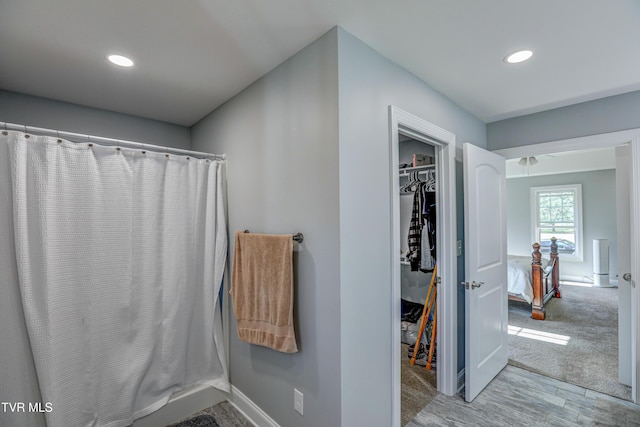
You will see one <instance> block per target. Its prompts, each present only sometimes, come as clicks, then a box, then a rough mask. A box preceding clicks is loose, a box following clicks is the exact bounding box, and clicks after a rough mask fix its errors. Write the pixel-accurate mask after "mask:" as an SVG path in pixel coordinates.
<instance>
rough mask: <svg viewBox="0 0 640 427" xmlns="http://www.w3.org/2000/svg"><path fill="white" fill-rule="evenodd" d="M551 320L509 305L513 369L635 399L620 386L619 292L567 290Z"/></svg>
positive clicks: (551, 305) (555, 302) (551, 308)
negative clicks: (532, 315) (541, 318)
mask: <svg viewBox="0 0 640 427" xmlns="http://www.w3.org/2000/svg"><path fill="white" fill-rule="evenodd" d="M561 292H562V298H560V299H556V298H552V299H551V300H550V301H549V302H548V303H547V305H546V311H547V318H546V319H545V320H533V319H531V306H530V305H528V304H525V303H519V302H514V301H509V326H510V335H509V364H510V365H513V366H517V367H520V368H523V369H527V370H530V371H533V372H537V373H540V374H543V375H546V376H548V377H551V378H555V379H558V380H561V381H565V382H568V383H572V384H575V385H578V386H581V387H584V388H588V389H591V390H595V391H599V392H601V393H605V394H609V395H611V396H616V397H620V398H622V399H627V400H629V399H630V397H631V387H628V386H624V385H622V384H620V383H618V289H617V288H595V287H582V286H569V285H562V286H561Z"/></svg>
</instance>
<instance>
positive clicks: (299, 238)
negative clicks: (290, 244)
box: [244, 230, 304, 243]
mask: <svg viewBox="0 0 640 427" xmlns="http://www.w3.org/2000/svg"><path fill="white" fill-rule="evenodd" d="M244 232H245V233H249V232H250V231H249V230H244ZM293 240H294V241H296V242H298V243H302V241H303V240H304V235H303V234H302V233H296V234H294V235H293Z"/></svg>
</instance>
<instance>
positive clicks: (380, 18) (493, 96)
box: [0, 0, 640, 126]
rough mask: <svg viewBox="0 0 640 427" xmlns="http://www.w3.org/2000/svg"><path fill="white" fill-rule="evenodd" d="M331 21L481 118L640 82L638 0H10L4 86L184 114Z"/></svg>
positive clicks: (202, 108) (202, 110) (216, 101)
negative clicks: (522, 53)
mask: <svg viewBox="0 0 640 427" xmlns="http://www.w3.org/2000/svg"><path fill="white" fill-rule="evenodd" d="M335 25H340V26H342V27H343V28H345V29H346V30H347V31H349V32H350V33H352V34H353V35H355V36H356V37H358V38H360V39H361V40H363V41H364V42H365V43H367V44H369V45H370V46H372V47H373V48H375V49H376V50H378V51H379V52H380V53H381V54H382V55H384V56H386V57H387V58H389V59H391V60H392V61H394V62H396V63H397V64H399V65H401V66H402V67H404V68H406V69H407V70H409V71H411V72H412V73H414V74H415V75H416V76H418V77H420V78H422V79H423V80H424V81H426V82H427V83H428V84H429V85H431V86H432V87H433V88H435V89H436V90H438V91H440V92H442V93H443V94H445V95H446V96H448V97H449V98H451V99H452V100H453V101H454V102H456V103H457V104H459V105H460V106H462V107H463V108H465V109H467V110H468V111H470V112H471V113H473V114H474V115H476V116H477V117H479V118H480V119H482V120H483V121H485V122H491V121H495V120H500V119H504V118H509V117H514V116H517V115H521V114H526V113H532V112H536V111H542V110H545V109H549V108H554V107H559V106H564V105H569V104H573V103H576V102H582V101H587V100H592V99H597V98H601V97H604V96H609V95H616V94H621V93H625V92H630V91H634V90H640V1H638V0H607V1H603V0H562V1H559V0H529V1H525V0H517V1H516V0H485V1H478V0H399V1H389V0H268V1H266V0H189V1H176V0H135V1H132V0H109V1H98V0H47V1H42V0H0V88H2V89H6V90H11V91H15V92H22V93H26V94H31V95H38V96H43V97H47V98H53V99H57V100H62V101H67V102H72V103H77V104H81V105H86V106H92V107H97V108H103V109H107V110H113V111H118V112H122V113H128V114H134V115H138V116H142V117H148V118H153V119H157V120H162V121H166V122H171V123H177V124H181V125H187V126H188V125H192V124H193V123H195V122H196V121H198V120H199V119H200V118H202V117H203V116H204V115H206V114H207V113H209V112H210V111H211V110H213V109H214V108H216V107H218V106H219V105H221V104H222V103H224V102H225V101H226V100H228V99H229V98H231V97H232V96H234V95H235V94H237V93H238V92H240V91H241V90H242V89H244V88H245V87H246V86H248V85H249V84H250V83H252V82H253V81H255V80H256V79H258V78H259V77H261V76H262V75H264V74H266V73H267V72H268V71H270V70H271V69H273V68H274V67H275V66H277V65H278V64H279V63H281V62H282V61H284V60H285V59H287V58H288V57H290V56H291V55H292V54H294V53H295V52H297V51H298V50H300V49H302V48H303V47H304V46H306V45H307V44H309V43H310V42H312V41H313V40H315V39H316V38H318V37H320V36H321V35H322V34H324V33H325V32H327V31H328V30H330V29H331V28H332V27H333V26H335ZM521 48H528V49H531V50H533V51H534V57H533V58H532V59H531V60H530V61H528V62H525V63H522V64H518V65H511V66H508V65H507V64H505V63H504V62H503V58H504V56H505V55H506V54H508V53H511V52H513V51H515V50H518V49H521ZM110 52H117V53H122V54H126V55H129V56H131V57H132V58H133V59H134V60H135V61H136V66H135V67H134V68H132V69H116V68H115V67H113V66H111V65H109V64H108V63H107V62H106V61H105V56H106V54H107V53H110Z"/></svg>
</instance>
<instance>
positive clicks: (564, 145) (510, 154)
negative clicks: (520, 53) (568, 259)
mask: <svg viewBox="0 0 640 427" xmlns="http://www.w3.org/2000/svg"><path fill="white" fill-rule="evenodd" d="M626 143H630V145H631V191H630V194H629V197H630V204H631V206H632V207H633V209H632V210H631V275H632V277H633V278H634V282H636V281H637V279H635V278H638V277H640V263H638V261H637V260H638V257H639V256H640V197H639V195H640V128H636V129H629V130H624V131H619V132H611V133H605V134H599V135H590V136H584V137H579V138H570V139H563V140H558V141H551V142H544V143H540V144H532V145H526V146H522V147H514V148H506V149H501V150H495V151H494V152H495V153H497V154H500V155H502V156H504V157H506V158H508V159H509V158H511V159H512V158H516V157H526V156H536V155H541V154H553V153H561V152H565V151H575V150H585V149H590V148H602V147H615V146H617V145H622V144H626ZM638 283H640V281H638ZM639 315H640V289H639V288H638V285H637V284H636V286H635V287H632V288H631V336H632V339H634V340H635V344H632V346H631V360H632V364H631V400H633V401H634V402H635V403H639V402H640V394H639V390H638V385H640V363H639V362H640V361H639V360H638V357H639V356H640V327H639V325H638V321H639Z"/></svg>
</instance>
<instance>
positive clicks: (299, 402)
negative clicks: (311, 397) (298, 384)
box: [293, 388, 304, 415]
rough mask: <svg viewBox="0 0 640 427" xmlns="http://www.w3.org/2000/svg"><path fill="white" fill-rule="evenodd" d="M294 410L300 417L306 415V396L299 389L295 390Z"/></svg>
mask: <svg viewBox="0 0 640 427" xmlns="http://www.w3.org/2000/svg"><path fill="white" fill-rule="evenodd" d="M293 409H295V410H296V412H298V413H299V414H300V415H304V414H303V411H304V395H303V394H302V392H301V391H300V390H298V389H297V388H294V389H293Z"/></svg>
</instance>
